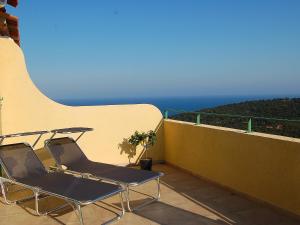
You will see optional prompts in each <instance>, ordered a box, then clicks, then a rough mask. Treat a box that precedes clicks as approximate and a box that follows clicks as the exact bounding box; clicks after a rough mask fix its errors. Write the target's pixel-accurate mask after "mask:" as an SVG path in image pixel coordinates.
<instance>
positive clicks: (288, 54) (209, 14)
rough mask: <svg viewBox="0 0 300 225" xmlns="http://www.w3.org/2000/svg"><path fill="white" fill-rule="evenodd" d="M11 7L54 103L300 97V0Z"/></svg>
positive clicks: (31, 0)
mask: <svg viewBox="0 0 300 225" xmlns="http://www.w3.org/2000/svg"><path fill="white" fill-rule="evenodd" d="M70 2H73V3H74V4H70ZM86 2H88V3H86ZM55 3H57V5H55ZM9 11H10V12H13V13H14V14H15V15H17V16H19V18H20V24H21V28H20V29H21V41H22V48H23V49H24V52H25V55H26V61H27V66H28V70H29V72H30V74H31V77H32V79H33V81H34V82H35V83H36V85H37V86H38V87H39V88H40V89H41V90H42V91H43V92H44V93H45V94H46V95H48V96H49V97H51V98H54V99H85V98H118V97H156V96H208V95H286V96H291V95H299V94H300V91H299V90H300V89H299V86H300V62H299V59H300V26H299V22H300V1H299V0H294V1H292V0H284V1H282V0H248V1H246V0H240V1H234V0H151V1H149V0H148V1H147V0H126V1H124V0H93V1H79V0H75V1H69V0H62V1H37V0H26V1H20V5H19V7H18V9H9Z"/></svg>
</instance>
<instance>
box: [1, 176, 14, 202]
mask: <svg viewBox="0 0 300 225" xmlns="http://www.w3.org/2000/svg"><path fill="white" fill-rule="evenodd" d="M0 186H1V192H2V195H3V199H4V202H5V203H6V204H8V205H13V204H16V201H10V200H8V198H7V195H6V191H5V184H4V182H3V180H2V179H0Z"/></svg>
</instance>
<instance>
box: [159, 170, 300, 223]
mask: <svg viewBox="0 0 300 225" xmlns="http://www.w3.org/2000/svg"><path fill="white" fill-rule="evenodd" d="M156 169H158V170H161V171H162V172H164V173H165V174H166V176H164V177H163V178H162V183H163V185H165V186H167V187H168V188H170V189H172V190H173V191H175V192H177V193H178V194H180V195H181V196H183V197H184V198H186V199H188V200H189V201H192V202H193V203H195V204H197V205H198V206H200V207H201V208H203V209H205V210H207V211H209V212H211V213H212V214H214V215H216V216H218V217H219V218H221V219H222V220H224V221H226V223H227V224H236V225H250V224H251V225H295V224H300V221H298V220H296V219H294V218H291V217H288V216H285V215H283V214H281V213H279V212H277V211H275V210H273V209H272V208H271V207H268V206H266V205H263V204H260V203H257V202H254V201H251V200H248V199H247V198H245V197H243V196H239V195H237V194H235V193H232V192H230V191H228V190H225V189H223V188H221V187H219V186H217V185H214V184H212V183H209V182H207V181H204V180H201V179H199V178H197V177H194V176H192V175H189V174H187V173H185V172H183V171H181V170H178V169H175V168H172V167H169V166H165V165H162V166H158V168H156ZM204 224H205V223H204Z"/></svg>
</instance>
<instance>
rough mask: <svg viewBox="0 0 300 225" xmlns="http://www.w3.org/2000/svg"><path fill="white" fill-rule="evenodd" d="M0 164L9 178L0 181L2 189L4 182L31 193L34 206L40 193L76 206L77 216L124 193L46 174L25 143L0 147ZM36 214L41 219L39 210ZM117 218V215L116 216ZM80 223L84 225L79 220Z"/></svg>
mask: <svg viewBox="0 0 300 225" xmlns="http://www.w3.org/2000/svg"><path fill="white" fill-rule="evenodd" d="M0 161H1V164H2V166H3V168H4V170H5V172H6V174H7V176H8V178H4V177H1V178H0V180H1V185H3V181H5V182H12V183H15V184H18V185H21V186H24V187H26V188H28V189H31V190H32V191H33V192H35V195H36V204H37V201H38V195H39V193H40V194H47V195H50V196H51V195H52V196H55V197H58V198H62V199H64V200H66V201H67V202H71V203H72V204H75V205H76V206H77V209H78V208H79V211H80V215H81V210H80V206H81V205H87V204H90V203H93V202H96V201H99V200H102V199H105V198H108V197H110V196H112V195H115V194H120V196H121V193H122V191H123V189H122V187H120V186H118V185H114V184H109V183H104V182H98V181H94V180H90V179H84V178H81V177H75V176H73V175H70V174H65V173H60V172H51V173H49V172H48V171H47V170H46V169H45V167H44V165H43V164H42V162H41V161H40V160H39V159H38V157H37V156H36V154H35V153H34V151H33V149H32V147H31V146H30V145H28V144H25V143H18V144H11V145H2V146H0ZM3 190H4V189H3V188H2V191H3ZM3 194H4V193H3ZM122 206H123V205H122ZM36 207H37V205H36ZM37 213H38V214H39V215H40V213H39V212H38V210H37ZM123 213H124V210H123ZM122 215H123V214H122ZM122 215H121V216H122ZM119 218H120V215H118V219H119ZM80 222H81V223H82V224H83V219H82V218H81V221H80Z"/></svg>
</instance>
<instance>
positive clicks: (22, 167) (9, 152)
mask: <svg viewBox="0 0 300 225" xmlns="http://www.w3.org/2000/svg"><path fill="white" fill-rule="evenodd" d="M0 160H1V164H2V166H3V167H4V169H5V172H6V173H7V176H8V177H9V178H14V179H15V180H19V179H26V178H32V177H36V176H42V175H44V174H46V173H47V170H46V169H45V167H44V165H43V164H42V162H41V161H40V160H39V158H38V157H37V155H36V154H35V153H34V150H33V149H32V147H31V146H30V145H28V144H25V143H18V144H10V145H1V146H0Z"/></svg>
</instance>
